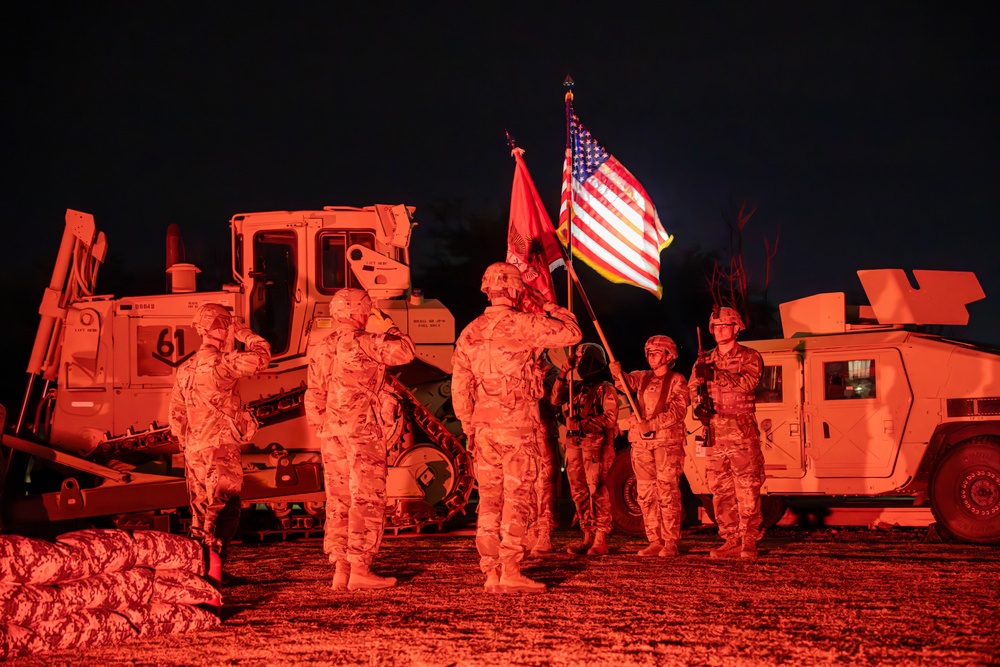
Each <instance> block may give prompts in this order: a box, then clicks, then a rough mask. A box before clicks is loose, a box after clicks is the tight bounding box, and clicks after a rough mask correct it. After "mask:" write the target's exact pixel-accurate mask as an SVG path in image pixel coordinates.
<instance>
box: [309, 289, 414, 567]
mask: <svg viewBox="0 0 1000 667" xmlns="http://www.w3.org/2000/svg"><path fill="white" fill-rule="evenodd" d="M342 291H343V290H342ZM357 291H358V292H361V290H357ZM362 293H363V292H362ZM359 327H360V325H359V324H358V323H357V322H352V321H348V320H345V319H338V320H337V321H336V322H335V323H334V325H333V330H332V331H331V333H330V334H329V335H328V336H327V337H326V338H324V339H323V340H322V341H321V342H320V343H319V344H318V345H315V346H312V347H311V348H310V349H309V376H308V382H307V386H308V388H307V390H306V394H305V407H306V419H307V421H308V423H309V426H310V427H311V428H313V429H315V430H316V433H317V435H319V436H320V438H321V439H322V455H323V471H324V480H325V487H326V531H325V536H324V540H323V550H324V551H325V552H326V553H327V554H328V555H329V558H330V562H331V563H340V562H349V563H350V564H351V567H352V572H353V571H354V570H355V569H357V568H356V566H363V568H364V569H365V570H367V567H368V566H369V565H370V564H371V562H372V559H373V558H374V556H375V554H376V553H378V548H379V544H380V542H381V540H382V528H383V521H384V519H385V503H386V492H385V480H386V468H387V463H386V453H387V449H388V443H387V442H386V438H387V436H388V435H389V433H390V431H391V430H392V424H390V423H388V421H387V419H386V418H385V417H384V416H383V414H384V413H383V410H384V409H385V408H386V406H387V405H389V404H392V405H395V401H394V399H393V397H392V394H391V392H389V390H388V389H387V387H386V386H385V373H386V367H387V366H400V365H402V364H407V363H409V362H410V361H412V360H413V358H414V356H415V351H414V347H413V341H412V340H411V339H410V337H409V336H408V335H406V334H404V333H402V332H401V331H400V330H399V329H396V328H390V329H389V330H388V331H387V332H385V333H370V332H367V331H364V330H363V329H362V328H359Z"/></svg>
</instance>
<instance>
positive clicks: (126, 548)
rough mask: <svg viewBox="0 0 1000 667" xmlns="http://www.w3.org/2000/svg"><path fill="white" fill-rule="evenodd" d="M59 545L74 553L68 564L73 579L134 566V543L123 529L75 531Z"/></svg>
mask: <svg viewBox="0 0 1000 667" xmlns="http://www.w3.org/2000/svg"><path fill="white" fill-rule="evenodd" d="M56 543H57V544H61V545H63V546H65V547H68V548H69V549H70V550H71V552H72V553H71V556H70V557H69V559H68V561H69V567H70V569H71V570H72V572H71V574H70V576H71V577H72V578H73V579H84V578H86V577H90V576H92V575H95V574H101V573H103V572H121V571H122V570H128V569H129V568H131V567H133V566H134V565H135V552H136V547H135V540H134V539H132V536H131V535H130V534H129V533H127V532H125V531H124V530H114V529H110V530H109V529H88V530H75V531H73V532H70V533H63V534H62V535H60V536H59V537H57V538H56Z"/></svg>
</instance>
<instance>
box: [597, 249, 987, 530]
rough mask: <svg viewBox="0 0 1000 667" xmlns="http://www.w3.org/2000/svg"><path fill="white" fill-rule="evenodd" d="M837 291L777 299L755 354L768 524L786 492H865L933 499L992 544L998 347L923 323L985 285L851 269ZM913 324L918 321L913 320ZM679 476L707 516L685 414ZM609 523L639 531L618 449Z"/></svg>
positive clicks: (961, 319) (941, 518) (956, 308)
mask: <svg viewBox="0 0 1000 667" xmlns="http://www.w3.org/2000/svg"><path fill="white" fill-rule="evenodd" d="M858 276H859V277H860V278H861V283H862V285H863V286H864V289H865V292H866V294H867V296H868V299H869V301H870V305H868V306H851V307H849V306H847V305H846V298H845V296H844V293H842V292H837V293H827V294H819V295H814V296H810V297H806V298H803V299H799V300H796V301H792V302H789V303H783V304H781V305H780V307H779V309H780V316H781V324H782V332H783V338H781V339H776V340H751V341H740V342H741V343H742V344H743V345H746V346H748V347H752V348H754V349H756V350H758V351H760V353H761V355H762V356H763V358H764V373H763V377H762V378H761V382H760V385H759V386H758V388H757V397H756V398H757V422H758V425H759V428H760V438H761V443H762V447H763V453H764V461H765V471H766V475H767V478H766V481H765V483H764V486H763V488H762V489H761V493H762V506H763V513H764V515H765V523H766V524H773V523H774V522H776V521H777V520H778V519H779V518H780V517H781V516H782V514H784V512H785V508H786V506H787V505H788V504H789V503H801V502H803V501H809V500H822V501H824V502H827V503H829V502H833V501H836V500H838V499H840V500H844V501H850V500H855V499H871V501H872V502H879V501H883V502H885V503H892V504H893V506H900V505H904V506H910V507H928V506H929V507H930V509H931V511H932V513H933V517H934V519H935V520H936V527H937V530H938V532H939V533H941V534H943V535H944V536H946V537H949V538H954V539H958V540H963V541H970V542H983V543H988V542H996V541H1000V349H998V348H996V347H992V346H988V345H983V344H976V343H970V342H962V341H959V340H952V339H950V338H946V337H943V336H941V335H935V334H932V333H927V332H922V331H921V330H920V329H926V328H928V327H931V326H935V325H965V324H967V323H968V318H969V315H968V311H967V310H966V308H965V305H966V304H967V303H971V302H973V301H977V300H979V299H982V298H983V297H984V296H985V295H984V293H983V290H982V288H981V286H980V285H979V281H978V279H977V278H976V276H975V275H974V274H972V273H968V272H951V271H914V272H913V276H914V278H915V279H916V281H917V282H918V284H919V288H915V287H914V286H912V285H911V283H910V280H909V278H908V277H907V275H906V273H905V272H904V271H902V270H896V269H880V270H865V271H858ZM918 325H919V326H918ZM686 426H687V431H688V439H687V443H686V448H685V451H686V454H687V456H686V461H685V470H684V478H685V479H684V480H683V483H684V484H686V485H687V486H688V487H689V488H690V494H691V495H689V496H688V497H689V498H691V497H694V498H697V499H700V501H701V503H702V505H703V506H704V508H705V510H706V512H707V513H708V514H709V515H711V513H712V504H711V496H710V493H711V492H710V490H709V488H708V483H707V479H706V473H705V470H706V461H707V458H706V457H707V453H706V450H705V447H704V433H703V431H704V427H703V426H702V424H701V423H700V422H699V421H698V420H696V419H695V418H694V416H693V415H692V414H691V412H690V411H689V414H688V418H687V424H686ZM609 480H610V486H611V490H612V496H613V500H612V503H613V506H614V509H615V525H616V527H617V528H618V529H619V530H621V531H623V532H627V533H633V534H641V527H642V518H641V515H640V514H639V512H638V506H637V503H636V502H635V491H634V476H632V471H631V464H630V462H629V460H628V451H627V450H626V451H625V452H623V453H621V454H619V456H618V458H617V459H616V461H615V464H614V466H613V468H612V471H611V474H610V475H609Z"/></svg>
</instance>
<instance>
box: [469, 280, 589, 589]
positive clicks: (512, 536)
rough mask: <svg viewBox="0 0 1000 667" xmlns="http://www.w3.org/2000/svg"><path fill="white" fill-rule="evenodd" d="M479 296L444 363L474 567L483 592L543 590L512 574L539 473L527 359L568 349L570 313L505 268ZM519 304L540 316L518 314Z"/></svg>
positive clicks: (534, 381)
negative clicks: (465, 481)
mask: <svg viewBox="0 0 1000 667" xmlns="http://www.w3.org/2000/svg"><path fill="white" fill-rule="evenodd" d="M481 289H482V291H483V292H485V293H486V295H487V296H488V297H489V299H490V305H489V306H487V308H486V311H485V312H484V313H483V314H482V315H480V316H479V317H477V318H476V319H475V320H473V321H472V322H471V323H470V324H469V325H468V326H467V327H465V329H464V330H463V331H462V333H461V335H460V336H459V338H458V341H457V342H456V344H455V353H454V355H453V356H452V365H453V366H454V370H453V374H452V405H453V407H454V408H455V415H456V416H457V417H458V418H459V419H460V420H461V421H462V428H463V429H464V431H465V433H466V434H467V435H468V436H469V439H470V449H472V450H473V456H474V460H475V469H476V479H477V481H478V483H479V509H478V512H479V520H478V522H477V526H476V547H477V549H478V550H479V567H480V569H481V570H482V571H483V573H484V574H485V575H486V586H485V588H486V590H487V591H488V592H501V593H511V592H518V591H521V592H529V593H536V592H541V591H544V590H545V584H543V583H541V582H536V581H532V580H531V579H529V578H527V577H525V576H524V575H523V574H521V567H520V563H521V560H522V559H523V558H524V547H525V545H524V542H525V538H526V533H527V530H528V526H527V524H528V521H529V520H530V519H531V517H532V516H533V509H532V508H533V505H534V503H535V502H536V500H535V493H534V484H535V482H536V479H537V476H538V470H539V466H538V447H537V436H536V433H537V431H538V429H539V427H540V417H539V401H540V400H541V398H542V397H543V395H544V387H543V383H542V378H541V375H540V374H539V373H537V372H536V368H535V361H534V360H535V355H536V352H537V350H538V348H555V347H564V346H568V345H575V344H576V343H578V342H579V341H580V338H581V332H580V327H579V325H578V324H577V321H576V317H575V316H574V315H573V313H571V312H570V311H569V310H567V309H565V308H562V307H560V306H558V305H556V304H554V303H551V302H549V301H546V300H545V298H544V297H542V296H541V294H539V293H538V292H537V291H536V290H534V289H532V288H530V287H528V286H526V285H525V284H524V281H523V280H522V279H521V273H520V272H519V271H518V270H517V267H515V266H513V265H512V264H508V263H506V262H498V263H496V264H491V265H490V266H489V267H488V268H487V269H486V272H485V273H484V274H483V282H482V287H481ZM525 299H530V300H531V301H533V302H534V304H535V306H537V308H535V310H537V309H541V310H542V312H525V310H523V309H522V306H523V305H525V301H524V300H525Z"/></svg>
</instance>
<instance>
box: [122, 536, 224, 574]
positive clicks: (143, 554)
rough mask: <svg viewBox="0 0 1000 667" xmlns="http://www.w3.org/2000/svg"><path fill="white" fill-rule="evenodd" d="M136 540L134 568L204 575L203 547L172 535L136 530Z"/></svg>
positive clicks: (204, 558) (182, 537)
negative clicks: (183, 571)
mask: <svg viewBox="0 0 1000 667" xmlns="http://www.w3.org/2000/svg"><path fill="white" fill-rule="evenodd" d="M132 538H133V539H134V540H135V566H136V567H148V568H150V569H152V570H187V571H188V572H191V573H192V574H197V575H202V576H203V575H204V574H205V572H206V568H207V565H206V562H205V561H206V555H205V549H204V546H203V545H202V544H201V543H200V542H196V541H194V540H192V539H190V538H187V537H184V536H182V535H172V534H170V533H163V532H160V531H158V530H137V531H135V532H134V533H133V534H132Z"/></svg>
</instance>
